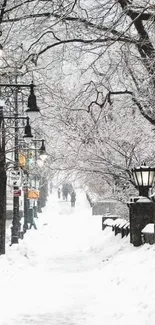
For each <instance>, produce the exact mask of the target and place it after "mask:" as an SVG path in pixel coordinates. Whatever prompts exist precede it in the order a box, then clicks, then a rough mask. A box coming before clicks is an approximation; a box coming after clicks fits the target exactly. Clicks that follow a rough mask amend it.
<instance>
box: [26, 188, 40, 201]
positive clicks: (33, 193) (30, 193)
mask: <svg viewBox="0 0 155 325" xmlns="http://www.w3.org/2000/svg"><path fill="white" fill-rule="evenodd" d="M39 196H40V192H39V191H38V190H28V194H27V198H28V199H34V200H37V199H39Z"/></svg>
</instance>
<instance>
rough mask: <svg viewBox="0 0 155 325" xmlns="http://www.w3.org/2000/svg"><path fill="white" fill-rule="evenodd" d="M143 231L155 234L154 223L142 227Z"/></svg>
mask: <svg viewBox="0 0 155 325" xmlns="http://www.w3.org/2000/svg"><path fill="white" fill-rule="evenodd" d="M142 233H150V234H153V233H154V223H148V225H146V226H145V227H144V228H143V229H142Z"/></svg>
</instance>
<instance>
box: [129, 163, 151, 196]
mask: <svg viewBox="0 0 155 325" xmlns="http://www.w3.org/2000/svg"><path fill="white" fill-rule="evenodd" d="M132 175H133V179H134V183H135V185H136V187H138V189H139V195H140V196H145V197H148V191H149V188H150V187H152V185H153V181H154V178H155V167H148V166H146V165H145V164H144V165H142V166H140V167H136V168H134V169H132Z"/></svg>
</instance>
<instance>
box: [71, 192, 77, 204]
mask: <svg viewBox="0 0 155 325" xmlns="http://www.w3.org/2000/svg"><path fill="white" fill-rule="evenodd" d="M75 201H76V194H75V192H72V194H71V202H75Z"/></svg>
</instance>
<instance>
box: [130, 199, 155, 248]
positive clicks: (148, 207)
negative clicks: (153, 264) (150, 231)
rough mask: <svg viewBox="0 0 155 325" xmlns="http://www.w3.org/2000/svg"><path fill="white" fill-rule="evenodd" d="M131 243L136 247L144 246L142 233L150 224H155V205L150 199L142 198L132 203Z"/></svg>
mask: <svg viewBox="0 0 155 325" xmlns="http://www.w3.org/2000/svg"><path fill="white" fill-rule="evenodd" d="M128 206H129V217H130V242H131V243H132V244H133V245H134V246H140V245H141V244H142V237H141V231H142V229H143V228H144V227H145V226H146V225H147V224H148V223H155V203H154V202H153V201H151V200H150V199H149V198H146V197H140V198H139V199H138V200H137V201H136V202H130V203H129V204H128Z"/></svg>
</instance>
